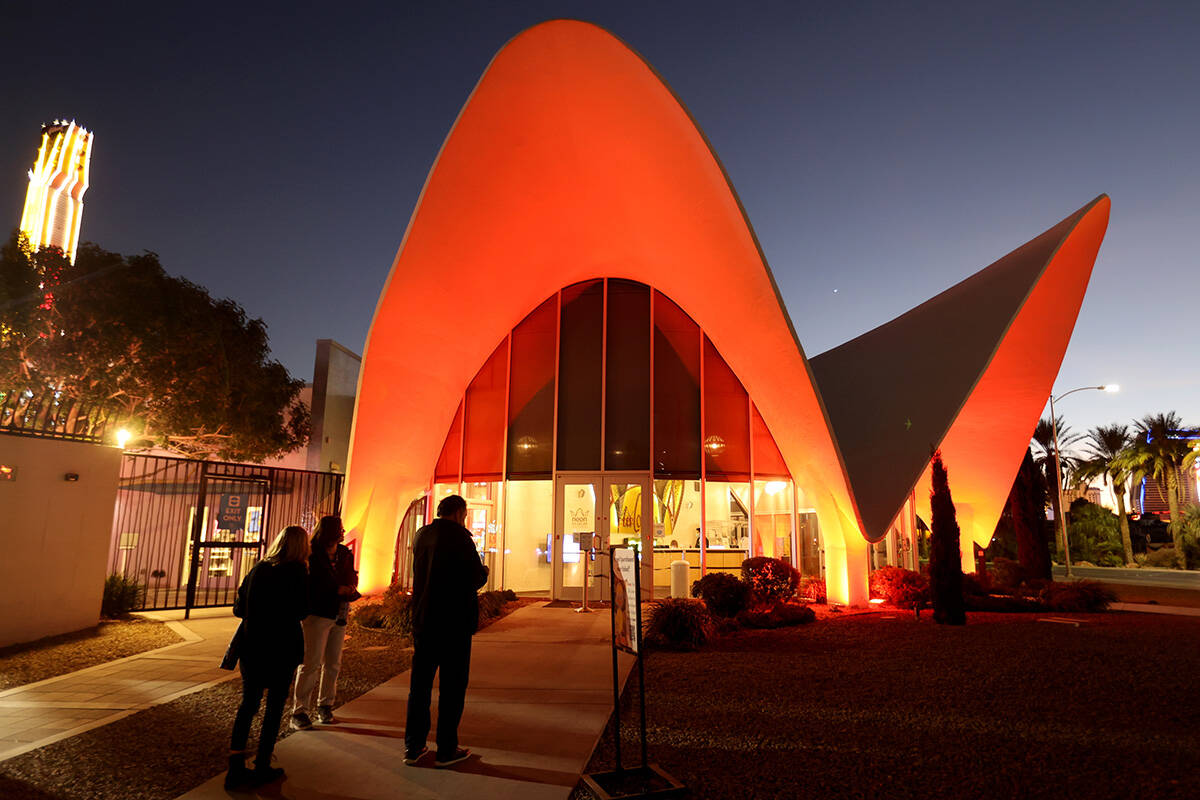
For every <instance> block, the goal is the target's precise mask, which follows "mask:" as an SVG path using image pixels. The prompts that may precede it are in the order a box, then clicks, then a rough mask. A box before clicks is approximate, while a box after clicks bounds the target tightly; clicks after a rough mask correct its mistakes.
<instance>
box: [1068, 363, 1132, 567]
mask: <svg viewBox="0 0 1200 800" xmlns="http://www.w3.org/2000/svg"><path fill="white" fill-rule="evenodd" d="M1089 389H1097V390H1099V391H1101V392H1119V391H1121V387H1120V386H1119V385H1118V384H1115V383H1106V384H1104V385H1103V386H1080V387H1079V388H1078V389H1072V390H1071V391H1069V392H1063V393H1062V394H1060V395H1059V396H1058V397H1055V396H1054V395H1053V394H1051V395H1050V429H1051V430H1052V431H1053V432H1054V484H1055V485H1054V490H1055V491H1056V492H1058V519H1057V520H1055V521H1056V522H1057V523H1058V530H1059V534H1060V535H1061V536H1062V543H1063V558H1065V559H1066V561H1067V577H1068V578H1069V577H1071V543H1070V541H1069V540H1068V539H1067V514H1066V512H1065V511H1064V510H1063V490H1062V484H1063V474H1062V462H1061V461H1060V460H1059V457H1058V415H1057V414H1055V413H1054V401H1055V400H1062V399H1063V398H1064V397H1066V396H1067V395H1069V394H1075V393H1076V392H1086V391H1088V390H1089Z"/></svg>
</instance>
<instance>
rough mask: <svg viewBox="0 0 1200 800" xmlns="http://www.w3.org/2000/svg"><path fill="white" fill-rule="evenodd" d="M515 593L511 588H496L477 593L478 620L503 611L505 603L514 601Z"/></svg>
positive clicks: (482, 620) (498, 614) (489, 617)
mask: <svg viewBox="0 0 1200 800" xmlns="http://www.w3.org/2000/svg"><path fill="white" fill-rule="evenodd" d="M516 599H517V593H516V592H514V591H513V590H512V589H498V590H495V591H491V592H481V593H480V594H479V621H480V622H481V623H482V622H484V621H485V620H489V619H491V618H492V617H498V616H500V614H501V613H503V612H504V606H505V605H506V604H507V603H511V602H514V601H516Z"/></svg>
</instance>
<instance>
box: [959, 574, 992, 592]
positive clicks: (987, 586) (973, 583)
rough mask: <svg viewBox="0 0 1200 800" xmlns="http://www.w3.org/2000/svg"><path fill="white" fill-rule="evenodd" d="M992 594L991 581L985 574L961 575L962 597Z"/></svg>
mask: <svg viewBox="0 0 1200 800" xmlns="http://www.w3.org/2000/svg"><path fill="white" fill-rule="evenodd" d="M991 593H992V579H991V576H989V575H988V574H987V573H986V572H968V573H964V574H963V597H979V596H983V595H989V594H991Z"/></svg>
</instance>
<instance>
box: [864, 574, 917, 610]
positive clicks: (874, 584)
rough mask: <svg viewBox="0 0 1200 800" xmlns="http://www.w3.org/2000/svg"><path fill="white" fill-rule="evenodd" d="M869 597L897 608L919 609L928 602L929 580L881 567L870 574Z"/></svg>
mask: <svg viewBox="0 0 1200 800" xmlns="http://www.w3.org/2000/svg"><path fill="white" fill-rule="evenodd" d="M870 586H871V596H872V597H882V598H883V599H884V600H886V601H888V602H889V603H891V604H892V605H894V606H898V607H899V608H914V609H919V608H921V607H923V606H926V605H928V604H929V602H930V595H929V578H928V577H927V576H925V575H922V574H921V573H920V572H913V571H912V570H910V569H903V568H901V567H893V566H890V565H889V566H886V567H881V568H879V569H877V570H875V571H874V572H872V573H871V578H870Z"/></svg>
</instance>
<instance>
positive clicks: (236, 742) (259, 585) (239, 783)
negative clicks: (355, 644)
mask: <svg viewBox="0 0 1200 800" xmlns="http://www.w3.org/2000/svg"><path fill="white" fill-rule="evenodd" d="M307 564H308V533H307V532H306V531H305V530H304V528H301V527H300V526H298V525H291V526H289V527H287V528H284V529H283V532H282V533H280V534H279V536H277V537H276V538H275V541H274V542H273V543H272V544H271V547H270V549H269V550H268V551H267V555H266V558H264V559H263V560H262V561H261V562H260V563H259V564H257V565H256V566H255V567H254V569H252V570H250V572H249V574H247V575H246V577H245V579H244V580H243V581H242V585H241V586H240V587H239V588H238V592H237V601H236V603H235V604H234V607H233V613H234V615H235V616H238V617H240V618H241V620H242V624H241V632H240V634H238V641H237V646H236V647H237V656H238V661H239V663H240V668H241V672H242V703H241V705H240V706H238V710H237V716H236V717H235V718H234V721H233V735H232V737H231V740H230V743H229V772H228V773H227V774H226V776H225V788H227V789H242V788H248V787H252V786H260V785H262V784H265V783H270V782H271V781H274V780H277V779H278V778H282V777H283V776H284V772H283V770H282V769H280V768H278V767H272V766H271V754H272V753H273V752H274V750H275V739H276V738H278V736H279V724H280V722H281V721H282V720H283V707H284V706H285V705H286V704H287V697H288V689H289V688H291V685H292V676H293V675H295V673H296V666H297V665H298V664H299V663H300V661H301V660H302V659H303V658H304V635H303V634H302V633H301V631H300V621H301V620H302V619H304V616H305V614H306V613H307V607H308V573H307V569H306V567H307ZM264 692H265V693H266V695H267V709H266V711H264V712H263V718H262V727H261V729H260V730H259V734H258V756H257V758H256V759H255V761H254V769H253V770H249V769H247V768H246V742H247V740H248V739H249V738H250V723H251V722H252V721H253V720H254V715H255V714H257V713H258V707H259V705H260V704H261V702H262V697H263V693H264Z"/></svg>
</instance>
